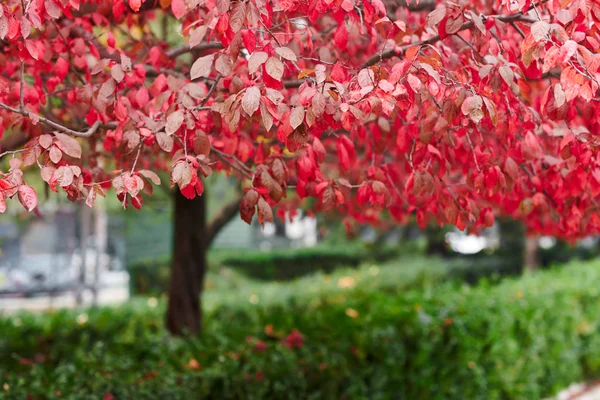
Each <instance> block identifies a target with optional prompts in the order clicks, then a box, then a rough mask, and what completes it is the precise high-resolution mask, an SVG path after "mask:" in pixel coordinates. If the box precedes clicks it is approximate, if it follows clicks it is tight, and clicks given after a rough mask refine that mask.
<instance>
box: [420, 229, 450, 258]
mask: <svg viewBox="0 0 600 400" xmlns="http://www.w3.org/2000/svg"><path fill="white" fill-rule="evenodd" d="M425 235H426V236H427V249H426V254H427V255H428V256H441V257H445V256H447V255H449V254H450V251H449V250H448V246H447V245H446V229H444V228H442V227H440V226H438V225H428V226H427V228H425Z"/></svg>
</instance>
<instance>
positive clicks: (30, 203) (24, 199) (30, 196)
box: [19, 185, 38, 212]
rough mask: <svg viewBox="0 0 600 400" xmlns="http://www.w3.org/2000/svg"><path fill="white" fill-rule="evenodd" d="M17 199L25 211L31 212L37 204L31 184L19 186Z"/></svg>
mask: <svg viewBox="0 0 600 400" xmlns="http://www.w3.org/2000/svg"><path fill="white" fill-rule="evenodd" d="M19 201H20V202H21V204H22V205H23V207H25V209H26V210H27V211H29V212H31V211H32V210H33V209H34V208H35V207H37V204H38V198H37V194H36V193H35V190H34V189H33V188H32V187H31V186H27V185H21V186H19Z"/></svg>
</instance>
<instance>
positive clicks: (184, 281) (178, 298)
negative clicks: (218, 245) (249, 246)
mask: <svg viewBox="0 0 600 400" xmlns="http://www.w3.org/2000/svg"><path fill="white" fill-rule="evenodd" d="M174 222H175V223H174V227H173V228H174V230H173V239H174V243H173V259H172V266H171V280H170V282H169V299H168V306H167V321H166V323H167V329H168V330H169V331H170V332H171V333H172V334H174V335H182V334H184V333H190V334H197V333H198V332H200V330H201V327H202V308H201V306H200V294H201V292H202V287H203V284H204V274H205V272H206V248H207V247H208V243H207V240H206V227H205V225H206V193H205V194H204V195H203V196H198V197H196V198H195V199H194V200H188V199H186V198H185V197H184V196H183V195H182V194H181V193H180V191H179V190H175V215H174Z"/></svg>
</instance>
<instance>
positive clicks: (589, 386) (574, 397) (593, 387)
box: [552, 382, 600, 400]
mask: <svg viewBox="0 0 600 400" xmlns="http://www.w3.org/2000/svg"><path fill="white" fill-rule="evenodd" d="M552 400H600V382H593V383H585V384H584V383H577V384H573V385H571V386H569V387H568V388H567V389H565V390H563V391H562V392H560V393H559V394H558V396H556V397H555V398H554V399H552Z"/></svg>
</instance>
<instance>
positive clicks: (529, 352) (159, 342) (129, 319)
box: [0, 262, 600, 399]
mask: <svg viewBox="0 0 600 400" xmlns="http://www.w3.org/2000/svg"><path fill="white" fill-rule="evenodd" d="M366 268H369V267H366ZM381 276H382V277H383V278H384V279H382V286H377V285H372V284H365V285H361V284H357V285H355V286H354V287H351V285H347V284H343V285H340V284H338V285H336V287H335V288H331V290H328V291H323V292H321V293H319V294H318V295H315V296H312V297H302V296H298V297H290V298H288V299H287V300H286V301H283V302H281V303H270V304H269V305H262V303H260V302H259V303H258V304H252V303H251V302H241V301H239V302H236V303H233V304H229V303H227V304H225V305H221V306H216V307H215V308H213V309H212V310H211V311H210V312H209V313H208V316H207V318H206V321H207V324H206V330H205V333H204V334H203V335H202V337H200V338H196V337H193V338H187V339H185V340H182V339H174V338H170V337H168V336H167V335H166V334H165V332H164V329H163V326H162V322H161V321H162V311H163V307H162V304H161V305H159V307H157V308H149V307H148V306H146V305H145V304H142V303H134V304H133V305H129V306H126V307H123V308H121V309H98V310H92V311H89V313H88V314H85V315H84V314H80V315H77V314H74V313H72V312H59V313H55V314H53V315H50V316H43V317H42V316H22V317H20V318H19V319H3V320H0V331H1V332H2V335H1V336H0V393H2V394H3V395H4V396H5V397H6V398H19V399H21V398H25V396H26V395H29V396H30V397H29V398H30V399H42V398H61V399H62V398H68V399H89V398H100V399H102V398H103V399H209V398H210V399H212V398H215V399H540V398H543V397H544V396H547V395H550V394H552V393H554V392H556V391H557V390H559V389H561V388H563V387H566V386H568V385H569V384H570V383H572V382H577V381H581V380H583V379H585V378H587V377H592V376H598V375H600V331H599V330H600V325H599V322H600V315H599V314H598V312H597V310H598V309H599V307H600V289H599V288H600V263H599V262H593V263H588V264H582V263H572V264H569V265H568V266H566V267H564V268H561V269H556V270H550V271H545V272H541V273H538V274H535V275H531V276H527V277H524V278H520V279H506V280H503V281H502V282H501V283H499V284H498V285H494V286H491V285H485V284H483V285H479V286H477V287H470V286H465V285H462V284H458V283H448V282H447V283H443V284H438V285H427V284H426V285H419V286H421V287H420V288H418V289H407V290H396V289H394V287H393V286H392V285H390V283H389V282H383V281H385V280H389V278H390V275H386V274H384V273H381ZM319 279H322V277H320V278H319ZM314 283H315V284H317V282H314ZM384 283H385V284H384ZM305 284H306V285H309V284H310V282H309V280H306V282H305ZM299 290H300V289H299ZM259 295H262V294H260V293H259ZM2 391H3V392H2ZM59 395H60V396H59Z"/></svg>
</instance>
